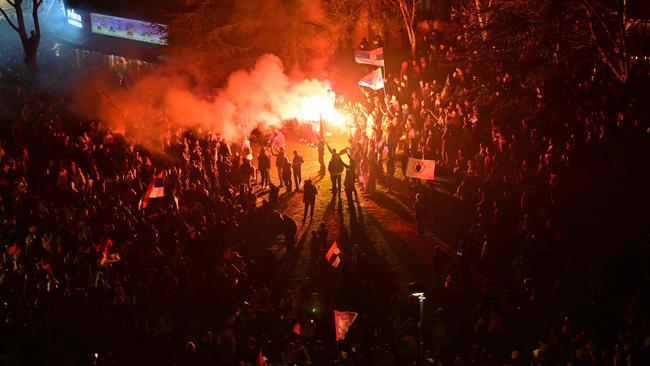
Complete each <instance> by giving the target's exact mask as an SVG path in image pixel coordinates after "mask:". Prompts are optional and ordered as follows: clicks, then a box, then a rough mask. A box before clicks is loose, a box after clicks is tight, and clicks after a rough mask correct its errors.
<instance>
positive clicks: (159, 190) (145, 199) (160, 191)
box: [138, 170, 165, 210]
mask: <svg viewBox="0 0 650 366" xmlns="http://www.w3.org/2000/svg"><path fill="white" fill-rule="evenodd" d="M160 197H165V171H164V170H163V171H161V172H160V173H158V174H156V176H155V177H154V179H153V182H151V183H149V186H148V187H147V190H146V191H145V192H144V196H142V199H141V200H140V204H139V205H138V208H139V209H141V210H142V209H145V208H147V206H148V205H149V199H150V198H160Z"/></svg>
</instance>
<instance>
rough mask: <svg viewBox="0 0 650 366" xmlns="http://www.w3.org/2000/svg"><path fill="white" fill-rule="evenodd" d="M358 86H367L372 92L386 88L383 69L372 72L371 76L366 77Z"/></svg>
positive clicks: (379, 68)
mask: <svg viewBox="0 0 650 366" xmlns="http://www.w3.org/2000/svg"><path fill="white" fill-rule="evenodd" d="M357 84H358V85H361V86H365V87H367V88H370V89H372V90H379V89H381V88H383V87H384V76H383V75H382V74H381V67H378V68H377V70H375V71H373V72H371V73H370V74H368V75H366V76H364V77H363V78H362V79H361V80H359V82H358V83H357Z"/></svg>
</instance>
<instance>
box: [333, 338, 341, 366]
mask: <svg viewBox="0 0 650 366" xmlns="http://www.w3.org/2000/svg"><path fill="white" fill-rule="evenodd" d="M334 337H336V334H335V335H334ZM336 360H337V361H338V364H339V366H341V351H339V340H338V339H337V340H336Z"/></svg>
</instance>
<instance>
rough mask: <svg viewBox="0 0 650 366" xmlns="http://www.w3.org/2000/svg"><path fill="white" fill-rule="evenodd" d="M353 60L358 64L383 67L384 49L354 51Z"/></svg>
mask: <svg viewBox="0 0 650 366" xmlns="http://www.w3.org/2000/svg"><path fill="white" fill-rule="evenodd" d="M354 60H355V61H356V62H357V63H358V64H366V65H375V66H384V48H383V47H380V48H375V49H374V50H369V51H366V50H359V51H354Z"/></svg>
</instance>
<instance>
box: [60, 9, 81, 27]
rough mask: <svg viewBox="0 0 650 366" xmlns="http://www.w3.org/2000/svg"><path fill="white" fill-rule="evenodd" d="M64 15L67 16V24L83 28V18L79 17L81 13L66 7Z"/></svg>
mask: <svg viewBox="0 0 650 366" xmlns="http://www.w3.org/2000/svg"><path fill="white" fill-rule="evenodd" d="M65 14H66V17H67V18H68V24H70V25H73V26H75V27H77V28H83V27H84V25H83V20H82V19H81V14H79V13H77V12H75V11H74V9H66V12H65Z"/></svg>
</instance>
